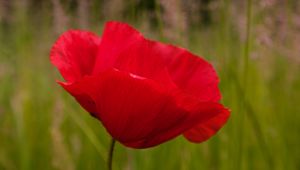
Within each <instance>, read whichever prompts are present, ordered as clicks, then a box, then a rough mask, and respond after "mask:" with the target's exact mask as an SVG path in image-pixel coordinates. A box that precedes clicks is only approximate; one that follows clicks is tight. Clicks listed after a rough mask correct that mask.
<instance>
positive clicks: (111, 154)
mask: <svg viewBox="0 0 300 170" xmlns="http://www.w3.org/2000/svg"><path fill="white" fill-rule="evenodd" d="M115 143H116V140H115V139H114V138H112V139H111V143H110V147H109V153H108V160H107V165H108V166H107V167H108V170H112V160H113V154H114V148H115Z"/></svg>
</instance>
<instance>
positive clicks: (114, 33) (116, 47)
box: [94, 21, 143, 74]
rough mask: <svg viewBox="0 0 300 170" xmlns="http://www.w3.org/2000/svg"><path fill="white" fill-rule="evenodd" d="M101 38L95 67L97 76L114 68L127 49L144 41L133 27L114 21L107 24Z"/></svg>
mask: <svg viewBox="0 0 300 170" xmlns="http://www.w3.org/2000/svg"><path fill="white" fill-rule="evenodd" d="M101 38H102V39H101V45H100V46H99V51H98V54H97V60H96V64H95V67H94V73H95V74H97V73H100V72H103V71H105V70H107V69H110V68H113V66H114V64H115V62H116V60H117V59H118V56H119V55H120V54H121V53H122V52H123V51H124V50H125V49H127V48H128V47H130V46H131V45H132V44H134V43H136V42H140V41H141V40H142V39H143V37H142V35H141V34H140V33H139V32H138V31H136V30H135V29H132V27H130V26H128V25H127V24H125V23H121V22H113V21H111V22H106V24H105V27H104V30H103V33H102V37H101ZM128 57H130V56H128Z"/></svg>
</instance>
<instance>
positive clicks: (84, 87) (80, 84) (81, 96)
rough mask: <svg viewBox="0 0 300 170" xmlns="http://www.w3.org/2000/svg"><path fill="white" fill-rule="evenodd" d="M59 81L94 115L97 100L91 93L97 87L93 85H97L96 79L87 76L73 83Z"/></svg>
mask: <svg viewBox="0 0 300 170" xmlns="http://www.w3.org/2000/svg"><path fill="white" fill-rule="evenodd" d="M58 83H59V84H60V85H61V86H62V87H63V88H64V89H65V90H66V91H67V92H69V93H70V94H71V95H72V96H73V97H74V98H75V99H76V100H77V102H78V103H79V104H80V105H81V106H82V107H83V108H84V109H85V110H86V111H88V112H89V113H90V114H92V115H93V116H94V114H95V113H96V112H97V109H96V105H95V102H94V100H93V99H92V98H91V95H90V94H91V93H93V89H95V88H92V87H93V85H95V82H94V79H92V78H91V77H90V76H85V77H84V78H83V79H81V80H79V81H76V82H73V83H69V82H67V83H65V82H58Z"/></svg>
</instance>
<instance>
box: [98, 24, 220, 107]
mask: <svg viewBox="0 0 300 170" xmlns="http://www.w3.org/2000/svg"><path fill="white" fill-rule="evenodd" d="M111 67H114V68H118V69H119V70H121V71H127V72H131V73H134V74H136V75H139V76H143V77H147V78H149V79H154V80H156V81H158V82H160V83H163V84H167V85H172V84H173V85H176V86H178V87H179V88H180V89H182V90H183V91H184V92H186V93H189V94H191V95H194V96H197V97H198V98H199V99H200V100H202V101H214V102H218V101H219V100H220V98H221V94H220V91H219V89H218V82H219V79H218V77H217V74H216V72H215V70H214V68H213V67H212V65H211V64H209V63H208V62H207V61H205V60H204V59H202V58H200V57H198V56H196V55H194V54H192V53H190V52H189V51H187V50H186V49H183V48H179V47H175V46H173V45H167V44H163V43H160V42H157V41H152V40H148V39H146V38H144V37H143V35H142V34H141V33H139V32H138V31H137V30H135V29H134V28H132V27H131V26H129V25H128V24H125V23H121V22H108V23H107V24H106V25H105V29H104V32H103V35H102V43H101V45H100V47H99V53H98V57H97V61H96V66H95V70H94V72H96V73H99V72H101V71H104V70H105V69H108V68H111Z"/></svg>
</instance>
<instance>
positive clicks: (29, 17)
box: [0, 0, 300, 170]
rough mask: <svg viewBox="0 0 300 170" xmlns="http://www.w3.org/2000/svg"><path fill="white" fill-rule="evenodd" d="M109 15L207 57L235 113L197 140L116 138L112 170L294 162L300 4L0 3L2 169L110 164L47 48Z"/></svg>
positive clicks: (263, 167)
mask: <svg viewBox="0 0 300 170" xmlns="http://www.w3.org/2000/svg"><path fill="white" fill-rule="evenodd" d="M107 20H120V21H124V22H128V23H130V24H131V25H133V26H135V27H136V28H138V29H139V30H140V31H141V32H142V33H143V34H144V35H145V36H146V37H148V38H151V39H156V40H160V41H163V42H166V43H173V44H176V45H180V46H183V47H185V48H187V49H189V50H191V51H192V52H193V53H195V54H198V55H200V56H203V57H204V58H206V59H207V60H209V61H211V62H212V63H213V65H214V66H215V68H216V69H217V71H218V74H219V76H220V79H221V83H220V88H221V91H222V94H223V99H222V103H224V104H225V105H226V106H228V107H229V108H231V110H232V114H231V117H230V120H229V121H228V123H227V124H226V126H225V127H224V128H223V129H222V130H221V131H220V132H219V133H218V134H217V135H216V136H214V137H213V138H211V139H210V140H209V141H207V142H204V143H201V144H192V143H189V142H188V141H186V140H185V139H184V138H183V137H178V138H176V139H174V140H172V141H169V142H167V143H164V144H162V145H159V146H157V147H154V148H150V149H146V150H133V149H128V148H125V147H123V146H121V145H120V144H117V146H116V148H115V149H116V150H115V157H114V168H115V169H119V170H157V169H163V170H173V169H174V170H204V169H205V170H219V169H220V170H240V169H243V170H244V169H245V170H252V169H258V170H267V169H270V170H271V169H272V170H273V169H274V170H277V169H278V170H281V169H283V170H297V169H300V142H299V141H300V105H299V104H300V103H299V102H300V1H297V0H241V1H239V0H64V1H63V0H43V1H40V0H1V1H0V169H1V170H2V169H3V170H35V169H36V170H48V169H49V170H50V169H51V170H52V169H55V170H56V169H57V170H73V169H78V170H79V169H80V170H81V169H84V170H89V169H93V170H94V169H105V168H106V155H107V152H108V146H109V141H110V137H109V135H108V134H107V133H106V132H105V130H104V128H103V127H102V125H101V124H100V123H99V122H98V121H97V120H96V119H94V118H93V117H91V116H89V115H88V114H87V113H86V112H85V111H84V110H83V109H82V108H81V107H80V106H79V105H78V104H77V102H75V101H74V99H73V98H72V97H71V96H70V95H69V94H67V93H66V92H65V91H64V90H63V89H62V88H61V87H59V86H58V85H57V84H56V83H55V80H56V79H60V76H59V74H58V71H56V69H55V68H54V67H53V66H52V65H51V64H50V61H49V50H50V48H51V46H52V44H53V43H54V41H55V40H56V39H57V38H58V36H59V35H60V34H61V33H62V32H64V31H66V30H67V29H70V28H78V29H88V30H92V31H94V32H96V33H98V34H99V35H101V32H102V29H103V24H104V23H105V21H107Z"/></svg>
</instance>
